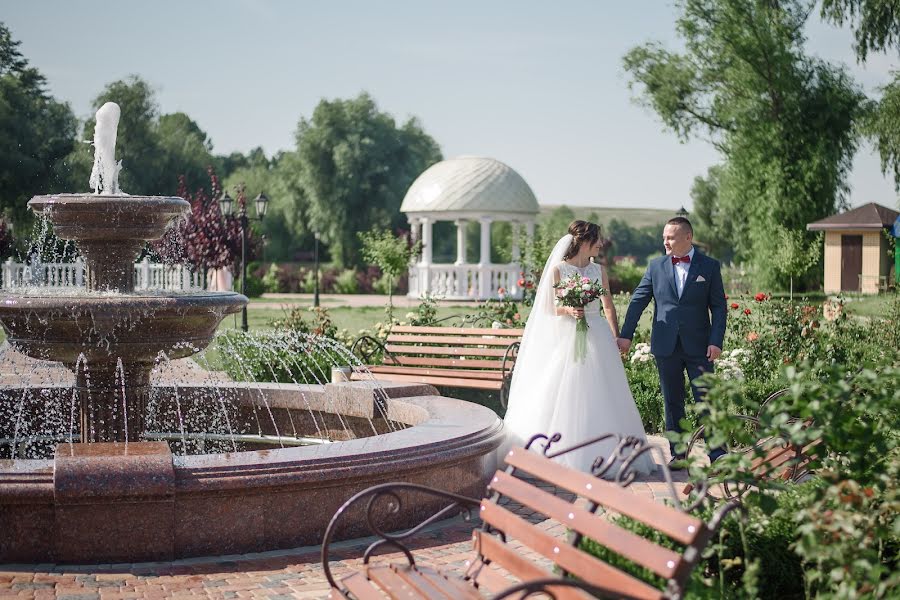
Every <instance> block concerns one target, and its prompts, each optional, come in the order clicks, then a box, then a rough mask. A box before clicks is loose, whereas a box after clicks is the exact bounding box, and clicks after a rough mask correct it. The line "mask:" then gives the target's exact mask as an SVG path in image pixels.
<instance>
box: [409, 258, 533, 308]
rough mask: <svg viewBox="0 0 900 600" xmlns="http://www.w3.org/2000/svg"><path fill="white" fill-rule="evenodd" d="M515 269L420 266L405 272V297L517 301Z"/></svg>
mask: <svg viewBox="0 0 900 600" xmlns="http://www.w3.org/2000/svg"><path fill="white" fill-rule="evenodd" d="M519 269H520V267H519V265H517V264H508V265H485V266H479V265H475V264H465V265H435V264H431V265H423V264H416V265H413V266H412V267H410V269H409V294H408V295H409V296H410V297H412V298H421V297H422V296H424V295H425V294H426V293H427V294H430V295H432V296H435V297H438V298H444V299H447V300H486V299H488V298H499V297H500V294H499V290H500V289H501V288H502V289H503V290H504V291H505V292H506V295H508V296H511V297H512V298H514V299H516V300H518V299H521V298H522V290H521V289H519V286H518V280H519Z"/></svg>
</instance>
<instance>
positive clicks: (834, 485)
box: [680, 348, 900, 598]
mask: <svg viewBox="0 0 900 600" xmlns="http://www.w3.org/2000/svg"><path fill="white" fill-rule="evenodd" d="M898 358H900V357H898V354H897V349H896V348H893V349H891V351H890V352H889V353H888V354H886V355H883V356H882V361H881V362H877V363H868V364H866V363H851V362H840V363H839V362H828V363H826V362H810V361H807V362H804V363H802V364H800V365H798V366H796V367H795V366H788V367H784V368H783V369H782V372H781V377H782V378H783V380H784V381H785V387H786V389H787V393H786V394H784V395H782V396H779V397H777V398H774V399H772V400H770V401H769V402H768V403H766V404H765V405H764V406H763V405H761V402H760V401H759V400H758V399H756V398H753V397H749V396H748V395H747V393H746V391H745V389H744V385H743V383H742V382H740V381H738V380H734V379H731V380H729V379H722V378H708V379H707V383H708V384H709V386H710V387H709V391H708V394H707V402H706V405H705V406H701V407H697V408H696V414H698V416H699V419H700V421H701V422H702V423H703V424H704V425H705V426H706V428H707V429H706V430H707V432H709V433H708V439H707V443H708V444H709V445H711V446H719V445H724V444H725V443H726V442H728V443H730V444H733V445H736V446H741V447H745V448H753V449H752V450H750V451H749V452H748V453H747V454H739V453H734V454H729V455H726V456H724V457H722V458H720V459H719V460H717V461H716V463H715V469H714V471H711V470H710V468H709V467H697V466H695V467H693V468H694V469H696V470H698V471H699V472H700V473H702V475H701V476H706V477H711V478H712V479H713V480H714V481H718V480H728V481H754V483H755V485H756V486H757V489H756V490H751V491H749V492H747V494H746V495H745V498H746V500H747V501H748V502H749V501H753V502H758V503H759V506H760V507H761V508H762V509H763V511H764V512H765V513H766V515H768V516H769V518H772V519H792V520H793V522H794V523H795V526H796V529H795V534H794V538H793V542H794V544H795V549H796V552H797V554H798V555H799V557H800V558H801V560H802V562H803V572H802V575H803V578H804V584H805V586H806V590H807V593H808V594H809V595H817V596H819V597H843V598H853V597H862V596H863V595H869V594H871V592H873V590H880V591H878V593H876V594H871V595H874V596H875V597H888V596H889V595H890V592H888V591H887V590H888V589H891V590H893V591H894V592H896V591H897V586H898V585H900V579H898V578H897V577H896V576H895V575H893V574H892V571H893V572H895V571H896V566H897V560H898V553H897V552H898V548H900V545H898V538H900V531H898V530H897V529H896V527H897V523H898V522H900V503H898V495H897V486H896V480H897V477H896V474H897V472H898V470H900V466H898V461H900V389H898V388H897V386H896V382H897V381H898V380H900V367H898V365H900V360H898ZM860 364H862V368H861V369H860V368H857V367H858V365H860ZM843 365H853V367H848V366H843ZM703 409H705V412H704V411H703ZM736 411H740V412H741V413H743V414H757V413H758V415H759V427H758V428H757V429H756V430H751V429H748V428H747V427H746V426H745V423H744V422H743V421H741V420H739V419H737V418H736V417H735V416H734V415H735V413H736ZM804 423H809V425H808V426H804ZM689 435H690V433H686V434H684V435H683V436H681V440H680V441H681V442H682V443H683V442H686V441H687V438H688V437H689ZM768 438H777V439H782V440H784V441H785V442H787V443H790V444H792V445H795V446H798V447H806V448H808V450H807V451H808V453H809V454H810V455H811V456H812V462H811V463H810V466H809V468H810V469H811V470H813V471H814V472H816V473H817V474H818V476H819V477H820V478H821V479H822V481H823V485H820V486H813V487H810V488H808V489H806V492H805V493H804V494H803V497H802V498H799V499H798V502H797V503H794V504H789V505H788V506H787V507H783V506H780V505H777V504H774V503H773V502H772V501H771V499H770V496H771V495H772V494H775V493H777V492H778V490H780V489H781V488H782V487H783V485H784V484H783V483H781V482H780V481H777V480H754V478H753V477H752V475H750V464H751V461H752V460H754V459H757V458H760V457H761V456H763V455H764V453H765V450H764V449H763V448H762V447H759V446H756V445H755V444H756V442H757V441H758V440H760V439H768ZM815 440H820V443H818V444H817V445H813V446H810V444H811V443H812V442H813V441H815ZM797 506H802V507H804V509H803V510H801V511H799V512H797V511H796V507H797ZM797 575H800V573H798V574H797ZM866 590H868V593H867V592H866Z"/></svg>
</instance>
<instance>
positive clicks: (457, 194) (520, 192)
mask: <svg viewBox="0 0 900 600" xmlns="http://www.w3.org/2000/svg"><path fill="white" fill-rule="evenodd" d="M400 211H401V212H404V213H421V212H428V213H433V212H456V213H458V212H478V213H483V214H490V213H523V214H537V213H538V211H539V208H538V202H537V198H535V197H534V192H532V191H531V188H530V187H528V184H527V183H525V180H524V179H523V178H522V176H521V175H519V174H518V173H516V172H515V171H514V170H512V169H511V168H510V167H508V166H507V165H505V164H503V163H502V162H500V161H499V160H495V159H493V158H485V157H480V156H460V157H458V158H451V159H448V160H443V161H441V162H439V163H436V164H434V165H432V166H430V167H429V168H428V169H426V170H425V172H423V173H422V174H421V175H419V177H418V178H417V179H416V180H415V181H414V182H413V184H412V185H411V186H410V187H409V191H407V192H406V196H405V197H404V198H403V204H402V205H401V206H400Z"/></svg>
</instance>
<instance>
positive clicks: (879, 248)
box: [806, 202, 900, 294]
mask: <svg viewBox="0 0 900 600" xmlns="http://www.w3.org/2000/svg"><path fill="white" fill-rule="evenodd" d="M898 216H900V213H898V212H897V211H896V210H892V209H890V208H888V207H886V206H882V205H880V204H875V203H874V202H870V203H869V204H865V205H863V206H860V207H859V208H854V209H853V210H849V211H847V212H845V213H840V214H837V215H832V216H830V217H826V218H824V219H822V220H821V221H816V222H815V223H810V224H809V225H807V226H806V228H807V229H808V230H809V231H824V232H825V293H826V294H836V293H839V292H861V293H863V294H877V293H878V291H879V290H884V289H887V286H888V283H889V282H890V281H892V279H893V277H892V274H891V268H892V267H893V263H894V260H893V257H892V256H890V253H889V245H888V240H887V237H886V236H885V233H886V232H887V230H889V229H890V227H891V226H892V225H893V224H894V221H895V220H896V219H897V217H898Z"/></svg>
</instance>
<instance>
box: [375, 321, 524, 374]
mask: <svg viewBox="0 0 900 600" xmlns="http://www.w3.org/2000/svg"><path fill="white" fill-rule="evenodd" d="M522 333H524V329H490V328H461V327H420V326H413V325H406V326H397V327H394V328H393V329H391V333H390V335H388V338H387V341H386V343H385V349H386V350H387V353H386V354H385V356H384V364H385V365H404V366H428V367H436V368H447V369H491V370H500V369H502V368H503V361H504V359H505V360H506V363H507V364H506V367H507V368H509V367H511V366H512V363H513V362H514V361H515V349H516V347H512V348H511V347H510V346H512V345H513V344H516V343H517V342H520V341H521V340H522Z"/></svg>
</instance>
